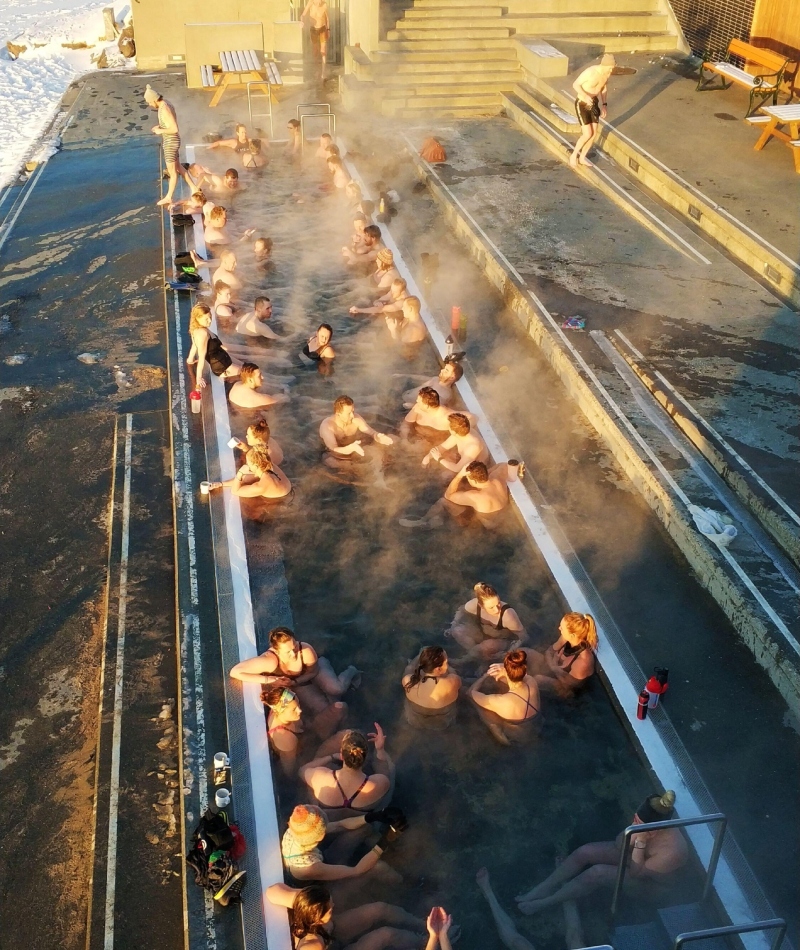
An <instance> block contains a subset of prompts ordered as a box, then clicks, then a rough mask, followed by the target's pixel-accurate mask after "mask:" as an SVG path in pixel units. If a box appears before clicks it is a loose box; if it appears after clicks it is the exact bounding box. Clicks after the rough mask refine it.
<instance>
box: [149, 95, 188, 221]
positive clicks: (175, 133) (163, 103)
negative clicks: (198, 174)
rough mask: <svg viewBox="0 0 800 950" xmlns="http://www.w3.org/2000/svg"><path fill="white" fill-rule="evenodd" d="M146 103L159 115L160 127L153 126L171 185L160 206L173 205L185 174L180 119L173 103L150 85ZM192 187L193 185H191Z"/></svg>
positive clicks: (159, 202) (158, 202) (159, 203)
mask: <svg viewBox="0 0 800 950" xmlns="http://www.w3.org/2000/svg"><path fill="white" fill-rule="evenodd" d="M144 101H145V102H146V103H147V105H148V106H149V107H150V108H151V109H155V110H156V111H157V113H158V125H154V126H153V134H154V135H160V136H161V147H162V149H163V151H164V165H165V166H166V168H167V174H168V175H169V185H168V187H167V193H166V195H164V197H163V198H162V199H161V200H160V201H157V202H156V204H157V205H160V206H162V207H163V206H164V205H168V204H171V203H172V196H173V195H174V194H175V188H176V187H177V184H178V175H179V174H181V175H182V174H183V166H182V165H181V164H180V162H179V161H178V156H179V153H180V150H181V133H180V129H179V128H178V117H177V115H176V114H175V107H174V106H173V105H172V103H171V102H167V100H166V99H165V98H164V97H163V96H161V95H160V94H159V93H157V92H156V91H155V89H153V87H152V86H150V85H149V84H148V85H147V86H145V90H144ZM190 187H191V185H190Z"/></svg>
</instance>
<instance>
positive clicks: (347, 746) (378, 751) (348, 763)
mask: <svg viewBox="0 0 800 950" xmlns="http://www.w3.org/2000/svg"><path fill="white" fill-rule="evenodd" d="M370 742H373V743H374V748H375V756H374V762H373V766H372V767H373V769H374V771H373V772H370V773H369V774H368V773H367V772H366V771H365V770H364V766H365V765H366V763H367V757H368V754H369V743H370ZM328 750H330V751H328ZM394 773H395V767H394V763H393V762H392V760H391V758H390V756H389V753H388V752H387V751H386V736H385V735H384V732H383V729H381V727H380V725H379V724H378V723H377V722H376V723H375V732H372V733H370V734H369V735H368V736H366V735H364V733H363V732H358V731H357V730H355V729H350V730H348V731H347V732H344V733H341V734H339V735H338V736H334V737H333V738H332V739H330V740H329V741H328V742H326V743H323V747H322V748H321V749H320V750H319V751H318V753H317V755H316V757H315V758H314V759H313V760H312V761H311V762H309V763H308V765H304V766H303V767H302V768H301V769H300V780H301V781H302V782H305V784H306V785H307V786H308V788H309V789H310V791H311V794H312V796H313V799H314V803H315V804H317V805H319V806H320V807H321V808H323V809H324V810H325V815H326V817H327V818H328V819H329V820H330V821H335V820H337V819H339V818H350V817H352V816H353V815H359V814H361V815H363V814H364V812H367V811H372V810H374V809H378V808H386V806H387V805H388V804H389V802H390V801H391V800H392V792H393V791H394Z"/></svg>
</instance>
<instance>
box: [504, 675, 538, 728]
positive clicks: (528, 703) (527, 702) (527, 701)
mask: <svg viewBox="0 0 800 950" xmlns="http://www.w3.org/2000/svg"><path fill="white" fill-rule="evenodd" d="M525 685H526V686H527V689H528V695H527V697H525V698H524V701H525V713H526V715H525V716H523V717H522V719H518V720H516V721H517V722H526V721H527V720H528V719H533V716H528V715H527V712H528V710H529V709H532V710H533V712H534V715H535V714H536V713H538V712H539V710H538V709H537V708H536V707H535V706H534V705H533V703H532V702H531V686H530V683H526V684H525ZM512 692H514V691H513V690H512ZM514 695H515V696H519V698H520V699H523V696H522V695H521V694H520V693H514ZM509 721H511V722H513V721H514V720H509Z"/></svg>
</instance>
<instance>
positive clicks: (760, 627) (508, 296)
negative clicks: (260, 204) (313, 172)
mask: <svg viewBox="0 0 800 950" xmlns="http://www.w3.org/2000/svg"><path fill="white" fill-rule="evenodd" d="M412 160H413V162H414V165H415V168H416V171H417V175H418V177H419V178H420V179H421V180H422V181H424V182H426V184H427V185H428V188H429V189H430V192H431V195H432V196H433V198H434V199H435V200H436V202H437V204H439V206H440V207H441V209H442V212H443V214H444V217H445V220H446V221H447V222H448V224H449V225H450V226H451V228H452V229H453V231H454V232H455V234H456V236H457V237H458V238H459V240H461V241H462V242H463V244H465V245H466V247H467V249H468V250H469V252H470V256H471V257H472V258H473V260H475V262H476V263H477V264H478V265H479V266H480V267H481V268H482V269H483V271H484V273H485V275H486V276H487V278H488V279H489V280H490V281H491V282H492V283H493V284H494V286H495V287H496V288H497V289H498V291H499V292H500V294H501V295H502V297H503V300H504V302H505V305H506V306H507V307H508V309H509V310H511V311H512V312H513V313H514V314H515V315H516V317H517V319H518V320H519V321H520V323H521V324H522V325H523V327H525V329H526V332H527V333H528V335H529V336H530V337H531V339H532V340H533V341H534V343H536V345H537V346H538V347H539V349H540V350H541V351H542V353H543V355H544V356H545V358H546V359H547V361H548V363H549V364H550V365H551V366H552V368H553V370H554V371H555V372H556V374H557V375H558V377H559V379H560V380H561V382H562V383H563V385H564V387H565V389H566V390H567V393H568V394H569V396H570V397H571V398H572V399H573V400H574V401H575V402H576V404H577V405H578V407H579V408H580V410H581V411H582V412H583V414H584V416H585V417H586V419H587V420H588V422H589V423H590V424H591V425H592V426H593V428H594V429H595V430H596V431H597V433H598V434H599V435H600V436H601V437H602V438H603V439H604V441H605V442H606V444H607V445H608V447H609V448H610V450H611V452H612V454H613V455H614V458H615V459H616V461H617V462H618V464H619V465H620V466H621V467H622V469H623V470H624V471H625V473H626V475H627V476H628V478H629V479H630V480H631V482H632V483H633V485H634V486H635V488H636V489H637V491H639V492H640V493H641V495H642V496H643V497H644V499H645V500H646V501H647V503H648V504H649V505H650V507H651V508H652V509H653V511H654V512H655V513H656V514H657V515H658V517H659V519H660V521H661V522H662V524H663V525H664V527H665V528H666V530H667V532H668V533H669V535H670V537H671V538H672V539H673V540H674V541H675V543H676V544H677V545H678V547H679V549H680V550H681V552H682V554H683V555H684V557H685V558H686V560H687V561H688V562H689V565H690V566H691V568H692V569H693V570H694V572H695V573H696V575H697V577H698V579H699V580H700V583H701V584H702V585H703V586H704V587H705V588H706V590H707V591H708V592H709V593H710V594H711V596H712V597H713V598H714V599H715V600H716V601H717V603H718V604H719V605H720V607H721V608H722V609H723V610H724V612H725V614H726V615H727V617H728V618H729V620H730V621H731V623H732V624H733V626H734V628H735V629H736V631H737V632H738V633H739V635H740V636H741V638H742V639H743V641H744V642H745V643H746V644H747V646H748V648H749V649H750V651H751V652H752V653H753V655H754V657H755V658H756V661H757V662H758V664H759V665H760V666H762V667H763V668H764V669H765V670H766V672H767V674H768V675H769V677H770V679H771V680H772V682H773V683H774V684H775V686H776V687H777V688H778V690H779V691H780V693H781V694H782V696H783V697H784V699H785V700H786V702H787V703H788V704H789V706H790V707H791V709H792V710H793V711H794V712H795V713H798V714H800V663H798V658H797V656H796V654H794V653H793V652H792V651H791V649H790V647H789V646H788V645H787V644H785V643H784V642H783V641H781V640H780V639H778V638H777V637H776V636H775V635H774V631H773V626H772V623H771V621H770V620H769V618H768V616H767V614H766V613H765V611H764V610H763V609H762V608H761V606H760V605H759V604H758V603H757V601H756V600H755V599H754V598H753V596H752V595H751V594H750V592H749V591H748V590H747V588H746V587H745V586H744V584H743V583H742V581H741V580H740V579H739V578H738V577H737V576H736V574H735V573H734V571H733V570H732V569H731V568H730V566H729V565H728V563H727V562H726V561H725V560H724V558H723V557H722V555H721V554H720V553H719V551H718V550H717V548H716V546H714V545H713V544H712V543H711V542H710V541H708V540H706V539H705V538H704V537H703V536H702V535H701V534H699V532H698V531H697V529H696V528H695V526H694V521H693V520H692V518H691V516H690V515H689V513H688V511H687V510H686V509H685V507H684V505H683V504H682V503H681V502H680V501H679V500H678V499H677V498H676V497H675V496H674V495H673V493H672V492H671V491H670V490H669V489H668V488H667V487H665V485H664V484H663V483H662V482H661V480H660V479H659V477H658V476H657V474H656V471H655V469H654V466H653V465H652V463H651V462H650V461H649V460H648V459H647V458H646V456H645V455H644V454H643V453H642V452H641V451H640V449H639V448H637V447H636V445H634V443H633V441H632V440H631V439H629V438H628V436H627V435H626V434H625V432H624V431H623V429H622V428H621V426H620V424H619V423H618V421H617V418H615V417H614V408H613V407H612V406H611V405H609V404H608V400H606V398H605V396H604V395H603V393H602V392H601V390H600V388H599V386H598V385H597V383H596V382H594V381H593V380H592V379H591V376H590V373H589V372H587V370H586V369H585V368H583V367H581V365H580V363H579V362H578V360H576V358H575V356H573V355H572V353H570V351H569V349H568V347H567V346H566V345H565V344H564V343H563V342H562V341H560V340H559V337H558V334H559V332H560V331H559V330H558V325H557V324H556V323H555V321H554V320H553V318H552V317H551V316H550V314H549V313H547V311H546V310H545V309H544V307H543V306H542V305H541V304H540V302H539V301H538V300H537V299H536V298H535V296H534V295H533V294H532V293H531V292H530V291H528V290H527V288H526V287H525V284H524V281H523V279H522V278H521V277H520V276H519V275H518V274H516V273H514V270H513V266H512V265H511V264H510V263H509V262H508V261H507V260H506V259H504V258H503V255H502V252H500V251H499V250H498V249H497V248H496V247H495V246H494V245H493V244H492V243H491V241H490V239H489V238H488V237H487V236H486V235H485V234H483V233H482V232H481V231H480V228H479V226H478V225H477V224H476V223H475V222H474V221H473V220H472V219H471V217H470V216H469V215H468V213H467V212H466V211H465V210H464V209H463V208H462V207H461V206H460V204H459V203H458V202H457V199H455V198H454V197H453V196H451V195H450V194H449V193H448V191H447V189H446V188H445V187H444V186H443V185H442V183H441V182H439V180H438V178H437V177H436V176H435V173H434V172H433V170H432V169H431V168H430V166H429V165H428V164H427V163H426V162H424V161H423V160H422V159H421V158H419V156H417V155H416V154H413V153H412ZM562 335H563V334H562Z"/></svg>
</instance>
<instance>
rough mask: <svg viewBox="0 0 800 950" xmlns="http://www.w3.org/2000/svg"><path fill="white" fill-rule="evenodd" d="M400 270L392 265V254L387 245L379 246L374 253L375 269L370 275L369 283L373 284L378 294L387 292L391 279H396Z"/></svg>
mask: <svg viewBox="0 0 800 950" xmlns="http://www.w3.org/2000/svg"><path fill="white" fill-rule="evenodd" d="M399 276H400V272H399V271H398V269H397V268H396V267H395V265H394V254H392V252H391V251H390V250H389V248H388V247H384V248H381V250H380V251H378V253H377V254H376V255H375V271H374V272H373V273H372V274H371V276H370V284H374V285H375V287H376V289H377V292H378V293H379V294H385V293H388V292H389V288H390V287H391V286H392V281H393V280H397V278H398V277H399Z"/></svg>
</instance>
